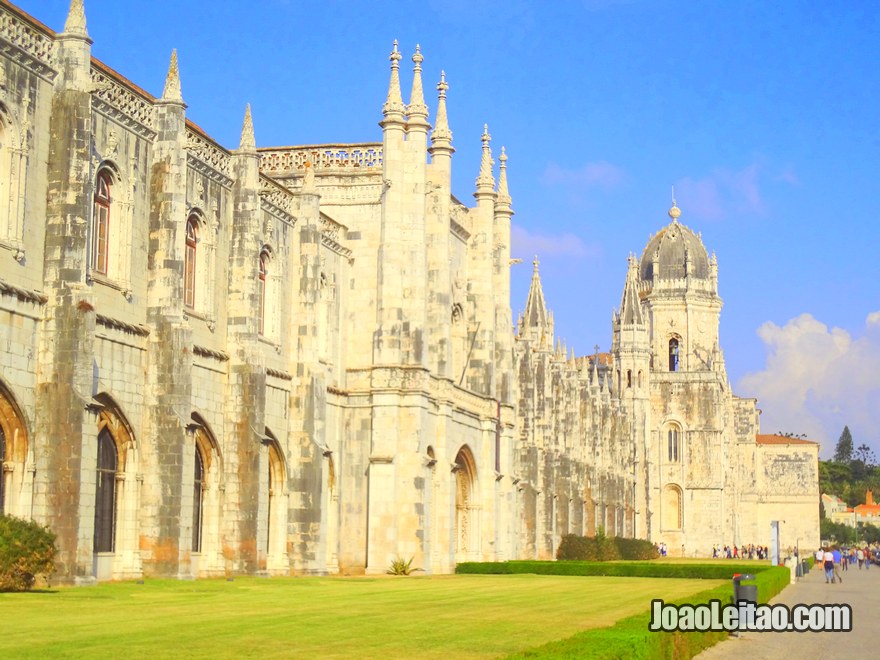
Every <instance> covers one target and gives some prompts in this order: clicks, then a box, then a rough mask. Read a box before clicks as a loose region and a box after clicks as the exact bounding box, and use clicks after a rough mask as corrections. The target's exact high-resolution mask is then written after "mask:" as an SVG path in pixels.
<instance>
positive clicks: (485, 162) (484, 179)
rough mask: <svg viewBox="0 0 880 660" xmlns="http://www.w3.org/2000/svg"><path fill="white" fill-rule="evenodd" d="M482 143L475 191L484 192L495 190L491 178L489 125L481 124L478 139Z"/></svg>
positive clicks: (491, 162) (492, 162)
mask: <svg viewBox="0 0 880 660" xmlns="http://www.w3.org/2000/svg"><path fill="white" fill-rule="evenodd" d="M480 139H481V140H482V142H483V157H482V159H481V160H480V174H479V176H477V191H478V192H486V191H489V192H491V191H493V190H494V189H495V179H494V178H493V177H492V165H494V164H495V163H494V161H493V160H492V151H491V149H490V148H489V142H490V141H491V140H492V136H491V135H489V124H483V135H482V137H481V138H480Z"/></svg>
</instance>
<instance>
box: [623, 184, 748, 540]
mask: <svg viewBox="0 0 880 660" xmlns="http://www.w3.org/2000/svg"><path fill="white" fill-rule="evenodd" d="M680 216H681V211H680V210H679V208H678V207H677V206H676V205H675V199H674V198H673V200H672V208H671V209H670V210H669V217H670V218H671V219H672V222H670V223H669V224H668V225H666V227H664V228H663V229H661V230H660V231H659V232H657V233H656V234H655V235H654V236H652V237H651V239H650V240H649V241H648V245H647V247H646V248H645V251H644V252H643V254H642V258H641V261H640V262H639V265H638V269H639V272H638V296H639V299H640V300H641V303H642V310H643V313H644V317H645V319H646V323H647V326H648V342H649V344H650V353H651V367H650V374H649V380H650V385H649V388H650V395H649V396H650V412H649V425H650V430H649V433H648V436H649V437H648V440H647V451H646V464H645V472H644V474H645V480H646V483H645V488H646V494H647V495H646V496H647V501H648V502H647V503H648V506H647V510H648V516H647V521H646V523H647V528H648V537H649V538H650V539H652V540H654V541H660V542H663V543H665V544H666V545H667V547H668V548H669V551H670V553H671V554H673V555H687V556H693V555H694V553H703V554H705V553H706V548H711V547H712V544H713V543H717V542H718V541H719V540H720V539H732V538H734V537H735V536H736V534H735V532H734V529H735V511H736V495H735V491H736V487H735V481H736V474H735V470H734V465H733V463H732V462H731V461H730V456H732V455H733V453H734V452H735V449H736V436H735V433H734V428H733V426H734V425H733V424H732V423H731V421H732V420H733V418H734V416H735V412H734V404H733V400H732V395H731V392H730V387H729V384H728V382H727V374H726V372H725V369H724V361H723V359H722V358H721V351H720V349H719V348H718V323H719V318H720V315H721V306H722V301H721V298H720V297H719V296H718V266H717V262H716V260H715V257H714V255H713V256H712V257H711V258H710V257H709V255H708V254H707V253H706V248H705V247H704V246H703V242H702V240H701V239H700V236H699V235H698V234H695V233H694V232H693V231H691V230H690V229H689V228H688V227H686V226H685V225H683V224H681V223H680V222H679V217H680Z"/></svg>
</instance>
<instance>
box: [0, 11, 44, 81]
mask: <svg viewBox="0 0 880 660" xmlns="http://www.w3.org/2000/svg"><path fill="white" fill-rule="evenodd" d="M13 9H14V8H12V7H0V54H2V55H5V56H6V57H8V58H9V59H11V60H13V61H14V62H17V63H18V64H20V65H21V66H23V67H24V68H26V69H27V70H28V71H30V72H32V73H34V74H35V75H37V76H39V77H40V78H42V79H43V80H46V81H48V82H53V81H54V80H55V76H57V75H58V72H57V70H56V69H55V66H56V63H55V42H54V39H53V35H52V34H50V33H47V32H46V29H45V28H44V27H43V26H41V25H39V26H38V25H34V24H32V23H30V22H29V21H27V20H26V19H25V18H24V17H22V16H19V15H18V14H16V13H14V12H13Z"/></svg>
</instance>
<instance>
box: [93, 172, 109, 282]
mask: <svg viewBox="0 0 880 660" xmlns="http://www.w3.org/2000/svg"><path fill="white" fill-rule="evenodd" d="M112 188H113V177H112V175H111V174H110V171H109V170H108V169H106V168H105V169H102V170H101V171H99V172H98V177H97V180H96V181H95V210H94V215H93V218H92V270H94V271H95V272H96V273H100V274H101V275H107V274H108V272H109V268H110V207H111V202H112V201H113V200H112Z"/></svg>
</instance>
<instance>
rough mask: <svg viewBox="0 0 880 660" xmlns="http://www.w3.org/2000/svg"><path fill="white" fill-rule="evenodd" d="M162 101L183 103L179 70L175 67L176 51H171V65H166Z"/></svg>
mask: <svg viewBox="0 0 880 660" xmlns="http://www.w3.org/2000/svg"><path fill="white" fill-rule="evenodd" d="M162 100H163V101H183V96H182V95H181V93H180V70H179V69H178V66H177V49H176V48H175V49H174V50H172V51H171V63H170V64H169V65H168V75H167V76H166V78H165V90H164V91H163V92H162Z"/></svg>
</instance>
